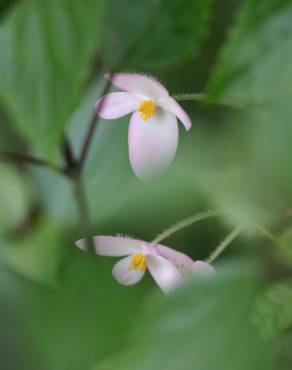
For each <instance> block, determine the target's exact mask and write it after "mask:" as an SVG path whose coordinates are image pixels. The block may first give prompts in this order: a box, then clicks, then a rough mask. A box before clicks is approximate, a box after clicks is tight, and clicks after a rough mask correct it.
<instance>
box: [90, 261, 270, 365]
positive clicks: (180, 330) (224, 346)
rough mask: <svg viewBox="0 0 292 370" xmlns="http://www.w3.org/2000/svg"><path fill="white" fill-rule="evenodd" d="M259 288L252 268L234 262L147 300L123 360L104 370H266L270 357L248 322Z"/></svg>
mask: <svg viewBox="0 0 292 370" xmlns="http://www.w3.org/2000/svg"><path fill="white" fill-rule="evenodd" d="M260 286H261V284H260V283H259V279H258V277H257V274H256V273H255V272H254V271H253V269H252V268H250V269H249V268H246V267H245V266H244V265H240V264H234V265H233V266H232V265H231V266H228V267H225V268H222V269H220V268H219V269H218V272H217V274H216V275H214V276H213V277H210V278H207V279H194V280H193V281H191V282H190V283H188V284H187V285H185V286H184V287H182V288H181V289H178V290H177V291H175V292H174V293H173V294H171V295H170V296H168V297H167V298H164V299H162V298H161V297H158V298H157V299H156V300H151V302H148V304H147V307H148V310H147V311H146V312H145V313H144V315H142V316H139V317H138V318H137V320H136V326H135V329H134V334H133V336H132V342H131V347H130V348H129V351H128V352H127V353H126V354H125V358H124V359H123V360H122V359H119V361H118V362H117V363H115V364H114V366H113V367H106V366H105V367H104V368H105V369H123V370H124V369H125V370H126V369H127V370H132V369H135V370H144V369H145V370H146V369H147V370H148V369H152V370H156V369H157V370H158V369H159V370H166V369H167V370H177V369H181V370H191V369H200V370H214V369H217V370H234V369H236V370H246V369H249V370H259V369H266V368H267V365H268V362H266V361H267V360H268V354H267V353H266V352H265V350H264V345H263V343H262V342H261V340H260V338H259V336H258V334H257V332H256V330H255V328H254V327H253V325H252V323H251V321H250V318H249V315H250V313H251V308H252V305H253V303H254V300H255V298H256V296H257V294H258V293H259V291H260ZM269 368H271V367H269ZM98 369H103V367H102V366H101V367H99V366H98V365H97V366H96V368H95V370H98Z"/></svg>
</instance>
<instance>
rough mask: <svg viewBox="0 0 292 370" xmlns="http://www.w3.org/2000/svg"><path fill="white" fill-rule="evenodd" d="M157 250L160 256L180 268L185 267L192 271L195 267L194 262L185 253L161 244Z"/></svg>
mask: <svg viewBox="0 0 292 370" xmlns="http://www.w3.org/2000/svg"><path fill="white" fill-rule="evenodd" d="M156 250H157V252H158V253H159V255H160V256H162V257H164V258H166V259H167V260H168V261H170V262H172V263H173V264H174V265H175V266H177V267H179V268H181V267H184V268H188V269H191V268H193V266H194V261H193V260H192V259H191V258H190V257H188V256H187V255H186V254H184V253H181V252H178V251H176V250H174V249H172V248H169V247H165V246H164V245H161V244H158V245H157V246H156Z"/></svg>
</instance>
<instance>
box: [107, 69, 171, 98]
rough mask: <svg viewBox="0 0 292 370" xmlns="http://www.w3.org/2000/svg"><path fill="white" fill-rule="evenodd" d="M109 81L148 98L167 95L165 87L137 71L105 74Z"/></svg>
mask: <svg viewBox="0 0 292 370" xmlns="http://www.w3.org/2000/svg"><path fill="white" fill-rule="evenodd" d="M105 77H106V78H107V79H109V80H110V82H111V83H112V84H113V85H114V86H116V87H118V88H120V89H122V90H126V91H128V92H131V93H133V94H137V95H142V96H144V97H146V98H148V99H153V100H157V99H159V98H162V97H167V96H169V94H168V91H167V90H166V88H165V87H164V86H163V85H162V84H161V83H160V82H158V81H157V80H156V79H155V78H153V77H149V76H146V75H143V74H138V73H116V74H114V75H112V77H110V75H108V74H107V75H105Z"/></svg>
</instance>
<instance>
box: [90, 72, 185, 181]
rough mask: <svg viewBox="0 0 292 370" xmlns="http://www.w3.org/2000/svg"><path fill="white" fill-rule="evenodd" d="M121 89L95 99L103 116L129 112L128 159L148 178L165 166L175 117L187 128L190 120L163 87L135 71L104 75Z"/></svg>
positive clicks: (138, 173)
mask: <svg viewBox="0 0 292 370" xmlns="http://www.w3.org/2000/svg"><path fill="white" fill-rule="evenodd" d="M105 77H106V78H108V79H109V80H110V82H111V83H112V84H113V85H114V86H116V87H118V88H119V89H121V90H124V91H123V92H114V93H109V94H107V95H105V96H103V97H101V98H100V99H99V100H98V101H97V103H96V106H95V107H96V111H97V113H98V115H99V116H100V117H101V118H103V119H116V118H119V117H122V116H124V115H126V114H129V113H132V116H131V118H130V125H129V131H128V143H129V160H130V164H131V166H132V169H133V171H134V173H135V174H136V176H137V177H138V178H140V179H142V180H145V179H148V178H150V177H152V176H153V175H155V174H157V173H159V172H160V171H162V170H163V169H165V168H166V167H168V166H169V164H170V163H171V162H172V160H173V158H174V155H175V152H176V149H177V144H178V124H177V118H178V119H179V120H180V121H181V122H182V124H183V125H184V126H185V128H186V129H187V130H189V129H190V128H191V125H192V123H191V120H190V118H189V116H188V115H187V113H186V112H185V111H184V109H183V108H182V107H181V106H180V105H179V104H178V103H177V102H176V100H175V99H173V98H172V97H171V96H170V95H169V93H168V91H167V89H166V88H165V87H164V86H163V85H162V84H161V83H160V82H158V81H157V80H156V79H154V78H153V77H149V76H146V75H143V74H138V73H116V74H113V75H106V76H105Z"/></svg>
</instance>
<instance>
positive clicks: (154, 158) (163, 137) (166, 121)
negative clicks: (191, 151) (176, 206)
mask: <svg viewBox="0 0 292 370" xmlns="http://www.w3.org/2000/svg"><path fill="white" fill-rule="evenodd" d="M128 140H129V159H130V163H131V166H132V168H133V171H134V172H135V174H136V176H137V177H139V178H140V179H142V180H143V179H144V180H145V179H147V178H149V177H152V176H153V175H155V174H157V173H158V172H160V171H162V170H163V169H165V168H166V167H168V166H169V164H170V163H171V161H172V160H173V158H174V155H175V152H176V148H177V144H178V125H177V120H176V117H175V116H174V115H173V114H171V113H168V112H166V111H164V110H163V109H158V110H157V112H156V113H155V114H154V115H153V116H152V117H151V118H150V119H149V120H148V121H144V120H143V119H141V118H140V114H139V112H134V113H133V115H132V117H131V121H130V125H129V136H128Z"/></svg>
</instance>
